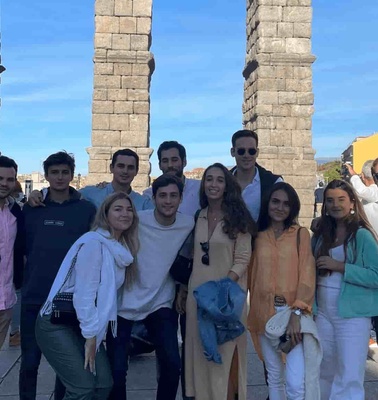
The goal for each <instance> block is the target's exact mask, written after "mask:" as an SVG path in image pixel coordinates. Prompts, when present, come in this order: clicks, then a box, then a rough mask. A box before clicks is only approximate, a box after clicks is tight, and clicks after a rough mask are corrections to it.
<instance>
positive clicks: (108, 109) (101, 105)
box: [92, 100, 113, 114]
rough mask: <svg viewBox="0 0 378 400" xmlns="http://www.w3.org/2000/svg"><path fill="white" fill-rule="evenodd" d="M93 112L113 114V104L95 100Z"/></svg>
mask: <svg viewBox="0 0 378 400" xmlns="http://www.w3.org/2000/svg"><path fill="white" fill-rule="evenodd" d="M92 112H93V113H94V114H113V102H112V101H98V100H95V101H93V103H92Z"/></svg>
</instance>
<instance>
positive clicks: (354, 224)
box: [314, 179, 377, 261]
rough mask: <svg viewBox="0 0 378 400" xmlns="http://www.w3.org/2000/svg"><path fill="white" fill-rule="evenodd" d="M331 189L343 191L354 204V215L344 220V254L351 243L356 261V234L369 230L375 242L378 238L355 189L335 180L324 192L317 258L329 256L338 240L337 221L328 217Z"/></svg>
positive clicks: (317, 232)
mask: <svg viewBox="0 0 378 400" xmlns="http://www.w3.org/2000/svg"><path fill="white" fill-rule="evenodd" d="M329 189H341V190H343V191H344V192H346V193H347V195H348V197H349V200H350V201H351V202H353V203H354V213H350V214H348V215H347V216H346V217H345V218H344V224H345V227H346V233H347V234H346V237H345V240H344V252H345V256H346V254H347V245H348V243H349V242H351V244H352V248H353V258H354V261H355V259H356V257H357V249H356V234H357V231H358V229H359V228H365V229H367V230H368V231H369V232H370V233H371V234H372V235H373V237H374V238H375V240H377V236H376V234H375V231H374V229H373V227H372V226H371V225H370V222H369V221H368V219H367V216H366V214H365V211H364V208H363V205H362V204H361V202H360V200H359V199H358V197H357V194H356V192H355V191H354V189H353V187H352V186H351V185H350V184H349V183H347V182H345V181H342V180H340V179H334V180H333V181H331V182H330V183H329V184H328V185H327V187H326V188H325V190H324V198H323V205H322V214H321V217H320V222H319V226H318V229H317V230H316V232H315V233H314V236H315V238H318V237H321V239H322V242H321V246H320V247H319V250H318V254H316V256H317V257H319V256H328V255H329V251H330V249H331V248H332V247H333V245H334V243H335V240H336V220H335V219H334V218H333V217H331V216H330V215H328V213H327V209H326V201H327V191H328V190H329Z"/></svg>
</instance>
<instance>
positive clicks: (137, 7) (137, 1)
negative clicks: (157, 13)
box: [133, 0, 152, 17]
mask: <svg viewBox="0 0 378 400" xmlns="http://www.w3.org/2000/svg"><path fill="white" fill-rule="evenodd" d="M133 15H134V16H135V17H151V16H152V0H133Z"/></svg>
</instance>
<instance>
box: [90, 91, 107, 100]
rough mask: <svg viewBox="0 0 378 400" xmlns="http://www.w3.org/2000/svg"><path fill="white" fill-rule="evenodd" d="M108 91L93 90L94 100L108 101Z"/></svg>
mask: <svg viewBox="0 0 378 400" xmlns="http://www.w3.org/2000/svg"><path fill="white" fill-rule="evenodd" d="M107 99H108V91H107V89H94V90H93V100H107Z"/></svg>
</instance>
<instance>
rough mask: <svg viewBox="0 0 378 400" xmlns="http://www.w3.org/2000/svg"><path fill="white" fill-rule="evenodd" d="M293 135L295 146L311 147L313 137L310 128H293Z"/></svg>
mask: <svg viewBox="0 0 378 400" xmlns="http://www.w3.org/2000/svg"><path fill="white" fill-rule="evenodd" d="M292 135H293V136H292V137H293V146H294V147H311V145H312V137H311V131H310V130H293V131H292Z"/></svg>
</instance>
